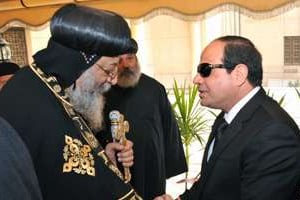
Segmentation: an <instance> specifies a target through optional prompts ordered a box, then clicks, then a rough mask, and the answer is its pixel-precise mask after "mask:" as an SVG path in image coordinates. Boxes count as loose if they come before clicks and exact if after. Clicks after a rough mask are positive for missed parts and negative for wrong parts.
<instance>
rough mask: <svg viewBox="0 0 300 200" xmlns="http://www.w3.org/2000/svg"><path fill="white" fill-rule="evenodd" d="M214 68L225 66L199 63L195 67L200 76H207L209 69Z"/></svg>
mask: <svg viewBox="0 0 300 200" xmlns="http://www.w3.org/2000/svg"><path fill="white" fill-rule="evenodd" d="M215 68H225V66H224V64H210V63H200V64H199V65H198V67H197V72H198V73H199V74H200V75H201V76H202V77H209V75H210V73H211V70H213V69H215Z"/></svg>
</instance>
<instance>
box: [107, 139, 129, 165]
mask: <svg viewBox="0 0 300 200" xmlns="http://www.w3.org/2000/svg"><path fill="white" fill-rule="evenodd" d="M132 147H133V143H132V142H131V141H130V140H126V144H125V146H124V145H121V144H119V143H116V142H111V143H108V144H107V145H106V147H105V153H106V155H107V156H108V157H109V159H110V160H111V161H112V162H113V163H114V164H116V155H117V159H118V162H120V163H122V165H123V167H131V166H132V165H133V159H134V156H133V149H132Z"/></svg>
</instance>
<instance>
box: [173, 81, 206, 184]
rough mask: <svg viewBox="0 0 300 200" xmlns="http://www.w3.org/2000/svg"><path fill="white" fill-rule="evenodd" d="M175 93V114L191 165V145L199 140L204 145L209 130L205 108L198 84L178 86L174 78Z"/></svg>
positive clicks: (186, 176)
mask: <svg viewBox="0 0 300 200" xmlns="http://www.w3.org/2000/svg"><path fill="white" fill-rule="evenodd" d="M172 91H173V94H174V98H175V102H174V103H173V104H172V107H173V110H174V114H175V117H176V120H177V123H178V126H179V130H180V134H181V139H182V143H183V145H184V148H185V156H186V161H187V164H188V166H189V161H190V160H189V159H190V145H191V144H192V143H193V142H194V141H198V142H199V143H200V144H201V145H202V146H203V145H204V139H203V137H202V134H203V133H204V132H205V131H206V130H207V119H205V109H204V108H203V107H202V106H201V105H200V99H199V98H198V95H197V94H198V90H197V86H195V85H194V86H190V85H188V86H187V85H186V84H185V83H184V85H183V86H182V87H178V84H177V82H176V80H174V85H173V90H172ZM187 178H188V172H186V174H185V187H186V188H187Z"/></svg>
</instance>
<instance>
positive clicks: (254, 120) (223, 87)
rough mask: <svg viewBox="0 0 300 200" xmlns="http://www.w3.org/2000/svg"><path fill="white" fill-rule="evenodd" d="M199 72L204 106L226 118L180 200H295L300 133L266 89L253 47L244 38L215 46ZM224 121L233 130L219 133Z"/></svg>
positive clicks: (231, 38) (218, 121) (206, 52)
mask: <svg viewBox="0 0 300 200" xmlns="http://www.w3.org/2000/svg"><path fill="white" fill-rule="evenodd" d="M197 72H198V73H197V75H196V76H195V78H194V83H195V84H197V85H198V90H199V96H200V98H201V104H202V105H203V106H207V107H210V108H216V109H221V110H222V112H221V113H220V114H219V115H218V117H217V119H216V120H215V123H214V124H213V127H212V133H211V134H210V137H209V139H208V143H207V146H206V148H205V152H204V157H203V162H202V170H201V176H200V179H199V180H198V181H197V182H196V183H195V184H194V185H193V186H192V188H191V189H190V190H187V191H186V192H185V193H184V194H182V195H180V196H179V197H178V199H181V200H185V199H188V200H194V199H195V200H196V199H197V200H198V199H201V200H250V199H251V200H269V199H272V200H291V199H296V190H297V186H298V183H299V179H300V137H299V129H298V127H297V125H296V123H295V122H294V121H293V119H292V118H291V117H290V116H289V115H288V114H287V113H286V112H285V111H284V110H283V109H282V108H281V107H280V105H278V103H277V102H276V101H274V100H273V99H272V98H270V97H269V96H267V95H266V93H265V91H264V89H263V88H262V86H261V84H262V76H263V70H262V58H261V55H260V53H259V52H258V50H257V49H256V47H255V46H254V45H253V43H252V42H251V41H249V40H248V39H246V38H243V37H239V36H224V37H221V38H218V39H216V40H214V41H213V42H211V43H210V44H209V45H208V46H207V47H206V48H205V49H204V51H203V53H202V55H201V63H200V64H199V66H198V69H197ZM224 119H225V121H226V122H227V124H228V125H227V127H226V128H225V129H223V131H220V132H218V131H217V130H218V129H219V128H218V127H219V124H221V123H222V122H221V121H223V120H224ZM156 199H157V200H159V199H171V197H170V196H169V195H164V196H162V197H157V198H156Z"/></svg>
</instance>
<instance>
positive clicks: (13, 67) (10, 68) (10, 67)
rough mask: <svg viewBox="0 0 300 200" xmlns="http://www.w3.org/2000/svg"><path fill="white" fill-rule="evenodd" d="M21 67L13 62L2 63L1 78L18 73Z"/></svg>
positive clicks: (0, 66) (0, 64) (0, 67)
mask: <svg viewBox="0 0 300 200" xmlns="http://www.w3.org/2000/svg"><path fill="white" fill-rule="evenodd" d="M18 70H19V66H18V65H17V64H15V63H12V62H0V76H5V75H10V74H14V73H16V71H18Z"/></svg>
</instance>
